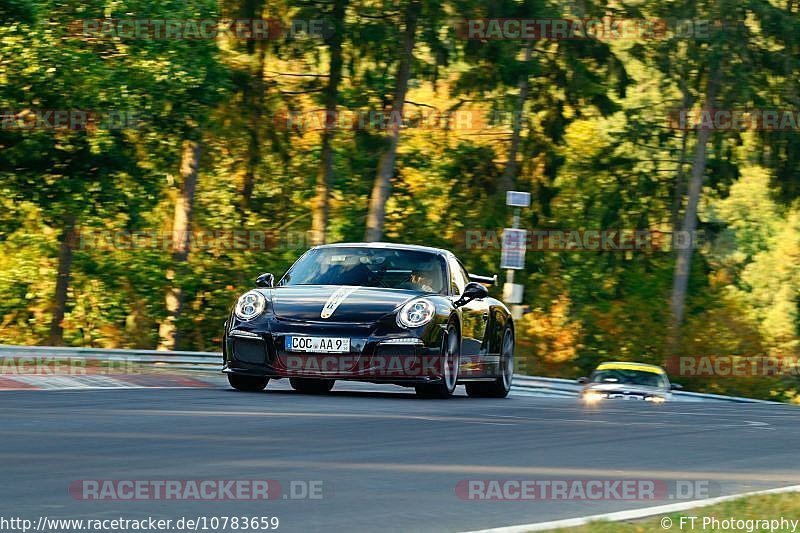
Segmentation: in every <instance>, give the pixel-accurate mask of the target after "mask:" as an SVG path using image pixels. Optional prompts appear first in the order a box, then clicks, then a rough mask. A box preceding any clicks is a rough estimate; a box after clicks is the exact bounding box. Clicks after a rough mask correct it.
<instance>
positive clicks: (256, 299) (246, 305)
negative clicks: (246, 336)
mask: <svg viewBox="0 0 800 533" xmlns="http://www.w3.org/2000/svg"><path fill="white" fill-rule="evenodd" d="M266 307H267V299H266V298H264V295H263V294H261V293H260V292H258V291H249V292H246V293H244V294H242V295H241V296H240V297H239V300H238V301H237V302H236V308H235V309H234V314H235V315H236V316H237V318H240V319H242V320H252V319H254V318H255V317H257V316H258V315H260V314H261V313H263V312H264V308H266Z"/></svg>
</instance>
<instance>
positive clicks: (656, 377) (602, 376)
mask: <svg viewBox="0 0 800 533" xmlns="http://www.w3.org/2000/svg"><path fill="white" fill-rule="evenodd" d="M590 381H591V382H592V383H623V384H625V385H641V386H645V387H661V388H666V386H667V380H666V379H665V378H664V376H663V375H661V374H656V373H655V372H648V371H645V370H623V369H608V370H595V371H594V373H592V377H591V380H590Z"/></svg>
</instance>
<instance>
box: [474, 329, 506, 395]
mask: <svg viewBox="0 0 800 533" xmlns="http://www.w3.org/2000/svg"><path fill="white" fill-rule="evenodd" d="M500 364H501V365H502V367H501V372H500V375H499V376H498V377H497V379H495V380H494V381H492V382H488V383H487V382H474V383H467V384H466V388H467V396H469V397H470V398H505V397H506V396H508V393H509V391H511V379H512V377H513V376H514V330H512V329H511V327H509V326H506V331H505V332H504V333H503V344H502V345H501V347H500Z"/></svg>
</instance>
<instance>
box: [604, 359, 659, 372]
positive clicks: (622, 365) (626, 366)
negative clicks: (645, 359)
mask: <svg viewBox="0 0 800 533" xmlns="http://www.w3.org/2000/svg"><path fill="white" fill-rule="evenodd" d="M597 370H641V371H642V372H653V373H654V374H666V372H665V371H664V369H663V368H661V367H660V366H656V365H648V364H645V363H630V362H627V361H609V362H606V363H600V364H599V365H598V366H597Z"/></svg>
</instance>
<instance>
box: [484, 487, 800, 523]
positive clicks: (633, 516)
mask: <svg viewBox="0 0 800 533" xmlns="http://www.w3.org/2000/svg"><path fill="white" fill-rule="evenodd" d="M789 492H800V485H791V486H788V487H779V488H777V489H767V490H757V491H754V492H744V493H742V494H731V495H730V496H719V497H716V498H706V499H703V500H692V501H687V502H681V503H672V504H668V505H659V506H657V507H645V508H643V509H631V510H629V511H617V512H615V513H605V514H596V515H590V516H580V517H577V518H566V519H564V520H553V521H550V522H533V523H530V524H520V525H517V526H507V527H496V528H491V529H480V530H476V531H471V532H469V533H526V532H528V531H546V530H549V529H560V528H567V527H578V526H584V525H586V524H588V523H590V522H622V521H626V520H638V519H640V518H647V517H650V516H656V515H661V514H668V513H677V512H680V511H686V510H688V509H695V508H697V507H708V506H709V505H715V504H718V503H722V502H728V501H731V500H738V499H740V498H747V497H749V496H761V495H764V494H783V493H789ZM670 524H671V523H670Z"/></svg>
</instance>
